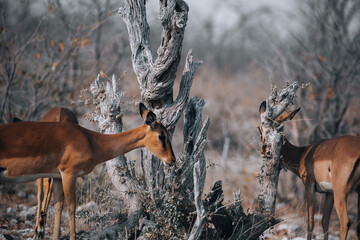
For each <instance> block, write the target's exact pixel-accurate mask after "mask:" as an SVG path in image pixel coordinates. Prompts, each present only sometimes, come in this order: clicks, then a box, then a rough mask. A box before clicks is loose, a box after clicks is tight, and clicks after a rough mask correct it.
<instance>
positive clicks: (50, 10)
mask: <svg viewBox="0 0 360 240" xmlns="http://www.w3.org/2000/svg"><path fill="white" fill-rule="evenodd" d="M53 10H54V4H50V8H49V13H51V12H52V11H53Z"/></svg>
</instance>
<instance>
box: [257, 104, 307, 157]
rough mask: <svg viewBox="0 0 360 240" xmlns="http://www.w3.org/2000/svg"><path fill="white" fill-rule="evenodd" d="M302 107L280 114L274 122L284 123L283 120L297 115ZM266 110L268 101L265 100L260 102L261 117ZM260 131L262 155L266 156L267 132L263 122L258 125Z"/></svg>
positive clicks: (277, 123)
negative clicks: (265, 132)
mask: <svg viewBox="0 0 360 240" xmlns="http://www.w3.org/2000/svg"><path fill="white" fill-rule="evenodd" d="M299 110H300V108H298V109H295V110H294V111H291V112H286V113H283V114H281V115H280V116H278V117H277V118H276V119H275V120H274V124H276V125H280V124H282V123H283V122H285V121H287V120H291V119H293V118H294V117H295V115H296V114H297V113H298V112H299ZM265 111H266V101H263V102H262V103H261V104H260V107H259V114H260V117H261V115H262V114H263V113H264V112H265ZM258 129H259V131H260V136H261V149H260V155H261V156H265V155H266V147H267V146H266V143H265V134H264V132H263V129H262V123H261V122H260V125H259V127H258Z"/></svg>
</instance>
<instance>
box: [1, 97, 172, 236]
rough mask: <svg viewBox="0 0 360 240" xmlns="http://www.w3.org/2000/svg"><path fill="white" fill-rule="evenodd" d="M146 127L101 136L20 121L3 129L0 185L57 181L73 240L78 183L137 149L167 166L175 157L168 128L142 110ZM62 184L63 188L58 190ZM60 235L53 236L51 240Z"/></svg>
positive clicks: (76, 128) (73, 127)
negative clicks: (150, 154)
mask: <svg viewBox="0 0 360 240" xmlns="http://www.w3.org/2000/svg"><path fill="white" fill-rule="evenodd" d="M139 109H140V115H141V116H142V118H143V119H144V120H145V123H146V124H144V125H142V126H140V127H137V128H135V129H132V130H129V131H126V132H122V133H117V134H100V133H97V132H94V131H90V130H88V129H86V128H83V127H81V126H79V125H77V124H74V123H71V122H59V123H53V122H19V123H13V124H5V125H1V126H0V183H6V182H13V183H20V182H31V181H34V180H36V179H38V178H54V179H59V180H61V182H60V181H56V182H55V181H54V199H55V206H56V205H57V204H59V205H62V203H63V195H60V194H57V192H58V191H57V189H58V188H61V184H56V183H57V182H59V183H62V187H63V191H64V195H65V200H66V204H67V208H68V213H69V225H70V239H71V240H74V239H75V208H76V196H75V183H76V178H77V177H81V176H84V175H86V174H88V173H90V172H91V171H92V170H93V169H94V167H95V166H96V165H98V164H100V163H102V162H105V161H107V160H110V159H112V158H114V157H117V156H120V155H123V154H125V153H127V152H129V151H131V150H133V149H136V148H140V147H146V148H147V149H149V150H150V151H151V152H152V153H153V154H154V155H156V156H157V157H158V158H159V159H160V160H161V161H162V162H164V164H167V165H172V164H173V163H174V162H175V156H174V153H173V150H172V147H171V143H170V140H169V133H168V131H167V130H166V128H165V127H164V126H163V125H162V124H161V123H160V122H159V121H157V120H156V116H155V114H154V113H153V112H151V111H149V110H148V109H147V108H146V107H145V106H144V105H143V104H142V103H141V104H140V105H139ZM56 185H60V186H56ZM57 238H58V235H56V234H53V239H57Z"/></svg>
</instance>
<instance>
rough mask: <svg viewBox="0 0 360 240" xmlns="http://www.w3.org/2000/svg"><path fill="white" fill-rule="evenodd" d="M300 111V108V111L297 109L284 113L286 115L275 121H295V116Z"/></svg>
mask: <svg viewBox="0 0 360 240" xmlns="http://www.w3.org/2000/svg"><path fill="white" fill-rule="evenodd" d="M300 109H301V108H298V109H295V110H294V111H292V112H287V113H284V114H282V115H280V116H279V117H277V118H276V119H275V122H278V123H282V122H285V121H286V120H291V119H293V118H294V117H295V115H296V114H297V113H298V112H299V111H300Z"/></svg>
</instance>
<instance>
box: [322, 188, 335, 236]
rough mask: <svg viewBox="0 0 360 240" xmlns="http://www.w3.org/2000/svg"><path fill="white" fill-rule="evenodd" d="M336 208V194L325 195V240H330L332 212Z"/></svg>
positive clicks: (323, 219)
mask: <svg viewBox="0 0 360 240" xmlns="http://www.w3.org/2000/svg"><path fill="white" fill-rule="evenodd" d="M333 206H334V194H333V193H326V195H325V202H324V209H323V217H322V221H321V223H322V228H323V231H324V240H328V238H329V233H328V230H329V222H330V215H331V210H332V208H333Z"/></svg>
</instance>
